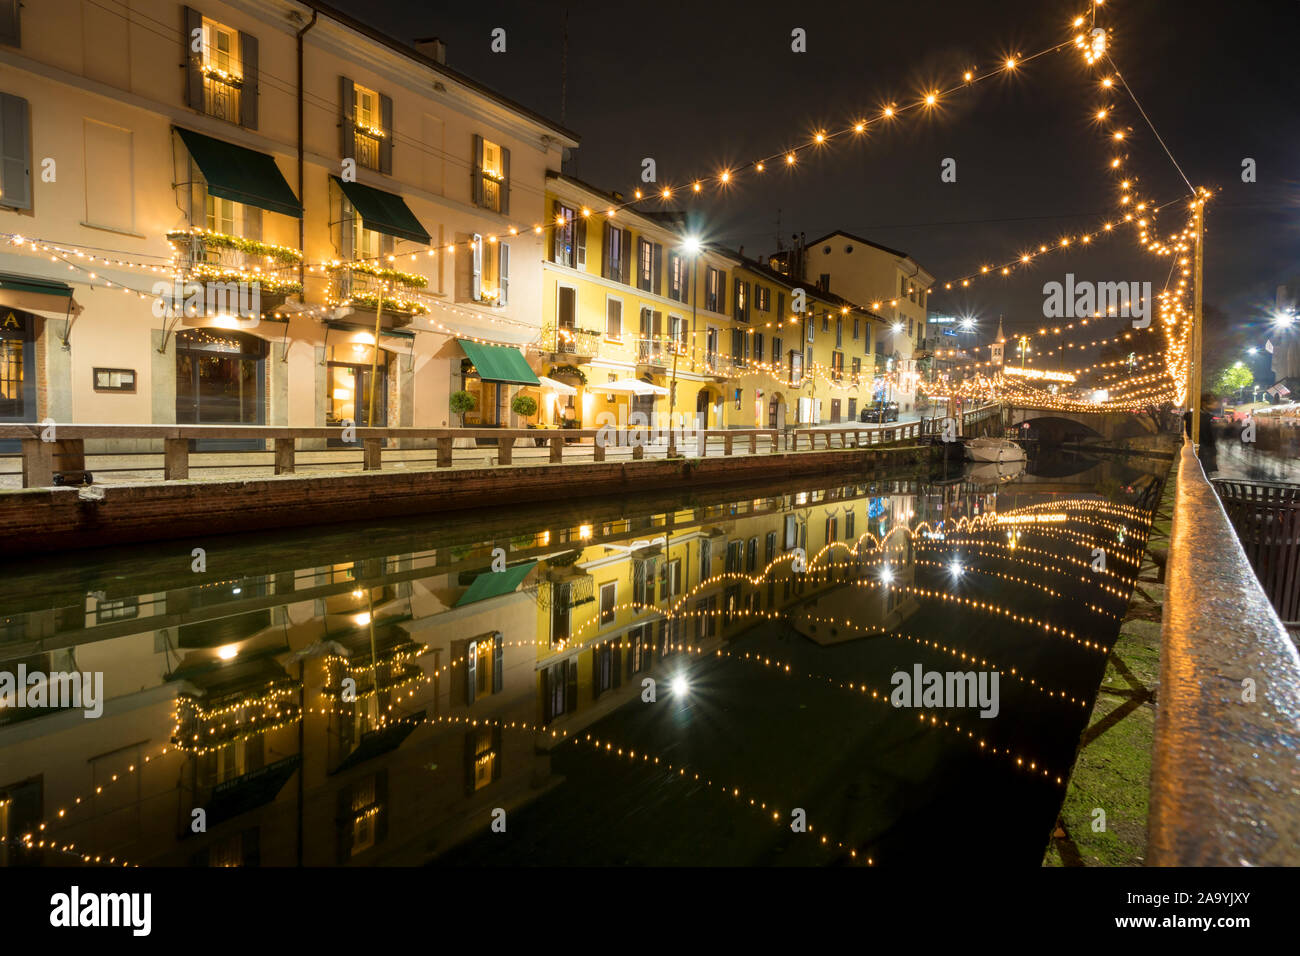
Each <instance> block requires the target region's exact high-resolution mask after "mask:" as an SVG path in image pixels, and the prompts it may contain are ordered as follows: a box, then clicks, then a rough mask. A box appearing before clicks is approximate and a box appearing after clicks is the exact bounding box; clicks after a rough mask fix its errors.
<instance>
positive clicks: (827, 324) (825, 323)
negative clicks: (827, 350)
mask: <svg viewBox="0 0 1300 956" xmlns="http://www.w3.org/2000/svg"><path fill="white" fill-rule="evenodd" d="M830 330H831V314H830V313H829V312H823V313H822V331H823V332H829V331H830Z"/></svg>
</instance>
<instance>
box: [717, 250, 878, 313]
mask: <svg viewBox="0 0 1300 956" xmlns="http://www.w3.org/2000/svg"><path fill="white" fill-rule="evenodd" d="M728 254H729V255H731V256H732V257H733V258H736V259H739V260H740V263H741V265H743V266H744V267H745V268H746V269H748V270H749V271H750V272H757V273H759V274H760V275H762V276H763V277H764V278H765V279H771V280H772V281H773V282H777V283H780V284H781V285H783V286H785V287H786V288H787V289H795V288H799V287H803V288H805V289H807V291H808V295H809V296H811V297H812V298H814V299H820V300H821V301H822V302H827V303H829V304H830V305H836V306H839V307H841V308H844V307H846V306H847V307H848V308H850V309H853V310H854V311H857V312H864V313H866V314H867V315H869V316H871V317H872V318H875V319H879V320H880V321H881V322H886V323H887V322H888V321H889V320H888V319H886V318H885V317H884V316H883V315H879V314H878V313H876V312H873V311H871V310H870V309H868V308H867V307H866V306H864V305H858V303H856V302H851V301H850V300H848V299H846V298H844V296H842V295H836V294H835V293H834V292H831V291H830V290H829V289H821V288H818V287H817V286H815V285H814V286H813V287H812V288H808V283H807V282H803V281H799V282H796V281H795V280H793V279H791V278H790V277H789V276H788V275H784V274H783V273H780V272H777V271H776V270H775V269H773V268H772V267H771V266H768V265H764V264H763V263H761V262H759V261H758V260H756V259H751V258H749V256H746V255H743V254H742V253H739V252H729V253H728Z"/></svg>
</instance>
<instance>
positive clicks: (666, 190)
mask: <svg viewBox="0 0 1300 956" xmlns="http://www.w3.org/2000/svg"><path fill="white" fill-rule="evenodd" d="M672 194H673V191H672V190H671V189H669V188H668V187H667V186H665V187H664V189H663V192H661V193H660V194H659V195H661V196H663V197H664V198H665V199H667V198H668V197H669V196H671V195H672Z"/></svg>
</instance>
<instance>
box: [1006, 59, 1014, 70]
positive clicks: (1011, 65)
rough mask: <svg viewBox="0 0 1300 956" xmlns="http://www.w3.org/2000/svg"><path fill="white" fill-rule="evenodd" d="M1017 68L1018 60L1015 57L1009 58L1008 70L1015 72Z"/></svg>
mask: <svg viewBox="0 0 1300 956" xmlns="http://www.w3.org/2000/svg"><path fill="white" fill-rule="evenodd" d="M1015 68H1016V60H1015V57H1008V58H1007V69H1008V70H1014V69H1015Z"/></svg>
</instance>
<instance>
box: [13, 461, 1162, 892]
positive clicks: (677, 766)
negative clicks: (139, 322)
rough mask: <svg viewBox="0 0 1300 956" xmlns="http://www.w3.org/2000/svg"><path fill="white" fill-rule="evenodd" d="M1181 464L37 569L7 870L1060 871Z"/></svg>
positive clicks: (531, 519)
mask: <svg viewBox="0 0 1300 956" xmlns="http://www.w3.org/2000/svg"><path fill="white" fill-rule="evenodd" d="M1167 466H1168V463H1167V462H1158V461H1148V460H1146V459H1139V458H1107V459H1099V458H1090V457H1086V456H1083V455H1080V454H1072V453H1068V452H1057V453H1054V454H1048V453H1044V454H1043V455H1041V456H1040V457H1037V458H1035V459H1032V460H1031V461H1030V462H1029V464H1028V467H1027V468H1022V467H1021V466H1019V465H1017V466H1005V465H1003V466H995V465H986V466H978V467H972V466H965V467H962V466H954V465H948V466H947V471H944V470H939V471H937V472H936V473H933V474H928V475H927V474H920V475H916V474H913V475H906V476H904V475H898V476H889V475H880V474H866V475H861V474H858V475H826V476H824V477H822V478H819V479H801V480H799V481H798V482H785V483H779V482H778V483H766V484H755V485H743V486H732V487H722V488H708V489H699V490H672V489H665V490H664V491H663V492H662V493H659V494H650V495H639V496H637V497H634V498H632V499H630V500H627V499H620V500H612V499H610V500H606V499H583V500H575V501H573V502H571V503H568V504H565V505H563V506H556V505H548V506H527V505H523V504H521V505H520V506H518V507H516V508H510V509H484V510H482V511H477V512H462V513H460V514H457V515H454V516H440V517H436V518H430V519H424V520H416V519H405V520H393V521H391V522H387V523H370V524H367V525H366V526H364V527H357V526H333V527H327V528H322V529H319V530H316V531H314V532H276V533H274V534H266V535H260V536H254V535H239V536H233V535H219V534H213V535H211V536H210V537H208V538H206V539H196V540H193V541H184V542H172V543H168V544H165V545H152V546H134V547H129V548H127V547H124V548H109V549H101V550H97V551H85V552H77V553H74V554H68V555H65V556H55V557H49V558H43V559H40V560H22V561H18V560H11V561H10V562H8V564H7V565H6V567H5V574H4V579H3V584H0V628H2V629H0V681H4V679H5V677H4V675H5V674H8V675H11V677H10V678H9V682H8V683H6V684H4V685H3V686H0V691H2V692H3V693H4V698H3V703H4V706H3V707H0V754H3V760H2V761H0V824H2V826H0V835H2V836H3V838H4V840H3V843H0V860H2V861H3V862H5V863H7V864H9V865H23V864H36V865H41V864H45V865H61V864H68V863H78V862H83V863H84V862H89V863H91V864H94V863H97V862H98V863H100V864H109V863H110V862H111V864H112V865H120V864H122V863H124V862H125V863H127V864H139V865H201V866H208V865H259V864H260V865H295V864H303V865H309V866H318V865H319V866H323V865H337V864H347V863H353V862H355V863H358V864H366V863H387V864H403V865H420V864H433V865H440V866H441V865H484V864H486V865H538V864H558V865H569V864H629V865H655V864H667V865H741V864H759V865H781V864H784V865H859V864H861V865H878V866H891V865H892V866H899V865H916V864H918V863H920V864H923V865H927V866H932V865H934V864H936V863H941V862H955V861H958V860H960V861H963V862H969V861H979V862H981V863H988V862H993V863H998V864H1008V865H1025V866H1034V865H1037V864H1038V862H1039V860H1040V859H1041V856H1042V853H1043V850H1044V848H1045V846H1046V844H1047V841H1048V836H1049V834H1050V832H1051V828H1052V825H1053V823H1054V821H1055V818H1056V813H1057V810H1058V809H1059V807H1060V803H1061V800H1062V798H1063V795H1064V792H1065V783H1066V781H1067V779H1068V775H1069V770H1070V765H1071V762H1072V760H1073V757H1074V750H1075V746H1076V743H1077V741H1078V737H1079V734H1080V732H1081V730H1082V729H1083V727H1084V726H1085V724H1086V722H1087V718H1088V714H1089V710H1090V707H1091V705H1092V701H1093V695H1094V693H1095V691H1096V688H1097V685H1098V682H1099V680H1100V678H1101V675H1102V673H1103V670H1104V665H1105V659H1106V658H1105V654H1106V650H1107V648H1108V647H1109V645H1110V643H1111V642H1112V641H1113V640H1114V639H1115V636H1116V634H1117V633H1118V629H1119V623H1120V619H1121V617H1122V616H1123V614H1124V610H1125V607H1126V605H1127V603H1128V598H1129V594H1130V590H1131V588H1132V584H1133V579H1134V576H1135V574H1136V569H1137V567H1138V564H1139V562H1140V558H1141V554H1142V551H1143V548H1144V545H1145V540H1146V536H1147V530H1148V518H1149V513H1150V511H1149V509H1150V508H1151V507H1153V503H1154V502H1156V501H1158V500H1159V496H1160V490H1161V489H1160V485H1161V481H1162V478H1163V475H1164V473H1165V472H1166V471H1167ZM935 468H941V466H939V465H936V466H935ZM520 498H521V500H522V499H525V498H526V491H525V490H523V489H521V494H520ZM60 675H64V676H63V677H62V678H61V677H60ZM20 682H21V685H20V686H15V685H16V684H19V683H20ZM912 684H915V685H916V686H915V687H913V686H911V685H912ZM968 691H969V694H968V693H967V692H968ZM78 694H79V695H81V696H77V695H78Z"/></svg>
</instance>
